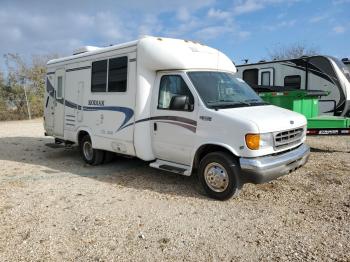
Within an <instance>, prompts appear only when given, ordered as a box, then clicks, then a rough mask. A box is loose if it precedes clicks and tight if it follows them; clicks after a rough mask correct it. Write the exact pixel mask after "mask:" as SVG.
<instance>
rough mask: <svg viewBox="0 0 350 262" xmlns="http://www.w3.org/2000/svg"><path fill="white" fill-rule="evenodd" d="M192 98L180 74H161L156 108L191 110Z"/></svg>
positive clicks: (192, 105)
mask: <svg viewBox="0 0 350 262" xmlns="http://www.w3.org/2000/svg"><path fill="white" fill-rule="evenodd" d="M193 107H194V98H193V95H192V93H191V91H190V90H189V88H188V86H187V84H186V83H185V81H184V80H183V79H182V77H181V76H180V75H165V76H162V78H161V80H160V86H159V96H158V109H167V110H177V111H193Z"/></svg>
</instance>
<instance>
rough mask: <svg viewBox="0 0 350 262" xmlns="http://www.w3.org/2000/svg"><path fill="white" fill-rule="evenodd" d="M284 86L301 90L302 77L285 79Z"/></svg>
mask: <svg viewBox="0 0 350 262" xmlns="http://www.w3.org/2000/svg"><path fill="white" fill-rule="evenodd" d="M284 86H285V87H292V88H298V89H300V86H301V77H300V76H299V75H292V76H286V77H285V78H284Z"/></svg>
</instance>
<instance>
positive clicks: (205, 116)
mask: <svg viewBox="0 0 350 262" xmlns="http://www.w3.org/2000/svg"><path fill="white" fill-rule="evenodd" d="M235 73H236V68H235V66H234V65H233V63H232V62H231V60H230V59H229V58H228V57H227V56H225V55H224V54H223V53H221V52H219V51H218V50H216V49H213V48H210V47H207V46H204V45H201V44H199V43H195V42H191V41H185V40H178V39H169V38H156V37H144V38H141V39H140V40H137V41H133V42H128V43H125V44H121V45H115V46H110V47H106V48H94V47H87V48H85V49H80V50H78V51H77V54H75V55H73V56H70V57H65V58H60V59H55V60H51V61H49V62H48V65H47V79H46V81H47V87H46V93H45V105H44V112H45V114H44V117H45V120H44V127H45V131H46V134H47V135H49V136H54V137H55V138H56V141H62V142H65V143H69V144H71V143H76V144H78V145H79V146H80V149H81V152H82V157H83V158H84V160H85V161H86V162H88V163H90V164H100V163H102V161H103V157H104V156H105V154H106V152H114V153H118V154H123V155H127V156H133V157H138V158H140V159H142V160H145V161H150V166H152V167H155V168H159V169H163V170H167V171H171V172H175V173H180V174H183V175H191V174H192V173H193V172H194V171H198V172H199V173H201V174H202V176H200V177H201V178H200V180H201V182H202V184H203V186H204V188H205V189H206V191H207V192H208V194H209V195H210V196H211V197H214V198H218V199H226V198H228V197H230V196H232V195H234V194H235V193H236V192H238V189H239V188H240V186H241V185H242V184H243V183H245V182H253V183H261V182H266V181H270V180H272V179H274V178H277V177H279V176H281V175H285V174H287V173H288V172H290V171H292V170H294V169H296V168H298V167H300V166H302V165H303V164H305V163H306V161H307V158H308V155H309V148H308V146H307V145H305V144H304V141H305V134H306V119H305V117H303V116H302V115H300V114H297V113H295V112H291V111H288V110H285V109H281V108H278V107H275V106H272V105H266V104H265V103H264V102H263V101H262V100H261V99H260V98H259V97H258V96H257V95H256V94H255V93H254V92H253V91H252V90H251V89H250V87H249V86H248V85H246V84H245V83H244V81H243V80H241V79H237V78H236V77H235V75H234V74H235ZM236 89H237V90H238V91H237V90H236ZM236 91H237V92H238V93H239V95H240V96H242V97H249V98H253V99H250V100H251V101H250V102H244V101H233V100H232V101H231V102H229V103H227V102H224V101H222V98H223V97H226V98H232V99H233V98H234V97H236V96H235V95H234V94H235V92H236ZM238 93H237V94H238ZM207 97H211V99H210V100H212V97H215V98H217V97H221V98H220V99H218V100H217V101H216V102H215V103H213V102H212V101H209V100H208V99H207ZM242 99H243V98H242Z"/></svg>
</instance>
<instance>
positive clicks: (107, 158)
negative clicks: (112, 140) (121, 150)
mask: <svg viewBox="0 0 350 262" xmlns="http://www.w3.org/2000/svg"><path fill="white" fill-rule="evenodd" d="M114 158H115V153H113V152H110V151H105V157H104V160H103V164H108V163H110V162H112V161H113V160H114Z"/></svg>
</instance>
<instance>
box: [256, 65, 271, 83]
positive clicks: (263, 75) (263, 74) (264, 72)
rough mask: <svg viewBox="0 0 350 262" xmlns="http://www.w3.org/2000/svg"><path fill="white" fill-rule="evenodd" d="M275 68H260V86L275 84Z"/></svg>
mask: <svg viewBox="0 0 350 262" xmlns="http://www.w3.org/2000/svg"><path fill="white" fill-rule="evenodd" d="M273 73H274V72H273V68H264V69H260V70H259V81H258V83H259V85H260V86H273V85H274V81H273V80H274V75H273Z"/></svg>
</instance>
